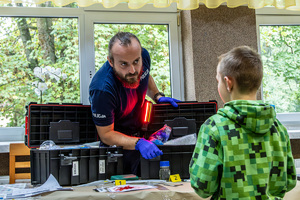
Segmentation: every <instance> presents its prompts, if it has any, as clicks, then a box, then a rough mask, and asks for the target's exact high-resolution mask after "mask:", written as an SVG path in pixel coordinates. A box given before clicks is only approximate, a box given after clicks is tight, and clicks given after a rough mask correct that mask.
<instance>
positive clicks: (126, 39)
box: [108, 32, 142, 61]
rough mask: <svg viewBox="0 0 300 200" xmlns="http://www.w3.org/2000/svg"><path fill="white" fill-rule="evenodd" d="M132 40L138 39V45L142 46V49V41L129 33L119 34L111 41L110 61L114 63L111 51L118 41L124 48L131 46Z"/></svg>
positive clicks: (109, 49)
mask: <svg viewBox="0 0 300 200" xmlns="http://www.w3.org/2000/svg"><path fill="white" fill-rule="evenodd" d="M132 39H136V40H137V41H138V43H139V44H140V46H141V48H142V45H141V42H140V40H139V39H138V38H137V37H136V36H135V35H134V34H132V33H129V32H118V33H117V34H115V35H114V36H113V37H112V38H111V39H110V41H109V44H108V57H109V59H110V60H111V61H114V58H113V55H112V52H111V49H112V47H113V46H114V44H115V43H116V42H117V41H120V43H119V44H120V45H122V46H129V45H130V44H131V40H132Z"/></svg>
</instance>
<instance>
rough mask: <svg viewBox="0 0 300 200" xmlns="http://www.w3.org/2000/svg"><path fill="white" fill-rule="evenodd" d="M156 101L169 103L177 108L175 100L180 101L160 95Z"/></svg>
mask: <svg viewBox="0 0 300 200" xmlns="http://www.w3.org/2000/svg"><path fill="white" fill-rule="evenodd" d="M157 102H158V103H170V104H171V105H172V106H173V107H175V108H177V107H178V104H177V103H176V102H181V101H180V100H178V99H174V98H171V97H160V98H159V99H158V100H157Z"/></svg>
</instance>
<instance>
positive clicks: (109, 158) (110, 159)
mask: <svg viewBox="0 0 300 200" xmlns="http://www.w3.org/2000/svg"><path fill="white" fill-rule="evenodd" d="M122 156H123V154H121V153H119V152H118V151H115V152H114V153H111V152H107V162H118V157H122Z"/></svg>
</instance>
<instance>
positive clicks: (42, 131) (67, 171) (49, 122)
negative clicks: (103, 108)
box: [25, 103, 123, 185]
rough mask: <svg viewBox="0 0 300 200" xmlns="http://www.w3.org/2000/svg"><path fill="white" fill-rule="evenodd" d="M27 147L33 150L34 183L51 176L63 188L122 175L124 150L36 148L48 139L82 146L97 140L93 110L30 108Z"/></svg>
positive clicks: (50, 106) (62, 106)
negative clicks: (63, 186)
mask: <svg viewBox="0 0 300 200" xmlns="http://www.w3.org/2000/svg"><path fill="white" fill-rule="evenodd" d="M25 129H26V131H25V144H26V145H27V146H28V147H30V148H31V150H30V163H31V169H30V170H31V183H32V184H33V185H36V184H42V183H44V182H45V181H46V180H47V178H48V177H49V175H50V174H52V175H53V176H54V177H55V178H56V179H57V180H58V182H59V184H60V185H77V184H84V183H88V182H91V181H96V180H105V179H109V178H110V176H112V175H116V174H123V154H122V153H123V149H122V147H96V148H86V147H78V148H72V147H69V148H62V149H48V150H40V149H37V148H39V147H40V145H41V144H42V143H43V142H44V141H46V140H52V141H54V143H55V144H56V145H59V146H64V145H68V146H69V145H80V144H84V143H89V142H95V141H97V140H98V134H97V131H96V127H95V124H94V122H93V120H92V113H91V107H90V106H89V105H81V104H36V103H30V104H29V105H28V106H27V114H26V125H25Z"/></svg>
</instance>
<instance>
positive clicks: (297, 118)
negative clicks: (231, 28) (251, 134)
mask: <svg viewBox="0 0 300 200" xmlns="http://www.w3.org/2000/svg"><path fill="white" fill-rule="evenodd" d="M255 13H256V30H257V45H258V51H259V52H261V49H260V29H259V27H260V25H274V26H276V25H286V26H288V25H299V26H300V11H290V10H279V9H276V8H274V7H266V8H262V9H257V10H255ZM261 94H262V95H261V96H262V100H264V99H263V87H262V86H261ZM276 117H277V118H278V119H279V120H280V122H281V123H282V124H284V125H285V126H286V128H287V129H288V132H289V134H290V137H293V138H294V137H296V136H295V135H297V134H298V135H299V137H300V112H289V113H276Z"/></svg>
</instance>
